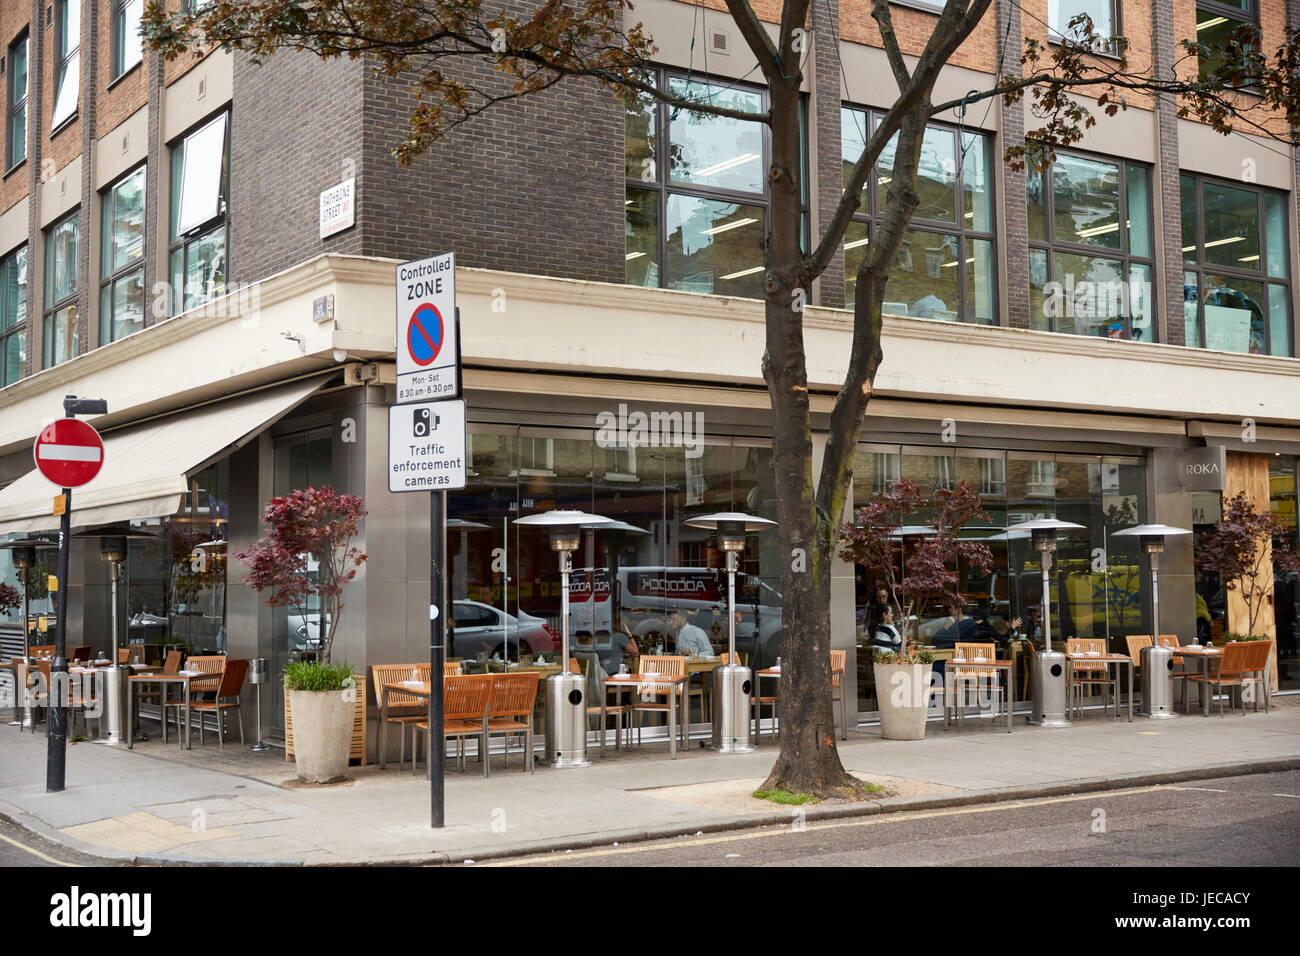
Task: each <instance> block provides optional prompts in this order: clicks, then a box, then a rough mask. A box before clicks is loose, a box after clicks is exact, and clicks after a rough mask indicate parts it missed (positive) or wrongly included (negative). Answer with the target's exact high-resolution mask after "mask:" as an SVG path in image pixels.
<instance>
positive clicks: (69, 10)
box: [50, 0, 81, 130]
mask: <svg viewBox="0 0 1300 956" xmlns="http://www.w3.org/2000/svg"><path fill="white" fill-rule="evenodd" d="M55 9H56V13H55V23H54V27H55V31H56V32H55V38H54V115H53V116H51V117H50V129H51V130H56V129H58V128H59V127H60V126H62V125H63V124H64V123H66V122H67V121H68V120H70V119H72V117H73V116H75V115H76V112H77V96H78V92H79V90H80V87H81V0H55Z"/></svg>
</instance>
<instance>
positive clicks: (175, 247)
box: [170, 113, 230, 313]
mask: <svg viewBox="0 0 1300 956" xmlns="http://www.w3.org/2000/svg"><path fill="white" fill-rule="evenodd" d="M228 119H229V117H228V115H227V114H225V113H223V114H221V115H220V116H218V117H216V119H213V120H211V121H209V122H208V123H206V124H204V125H203V126H201V127H199V128H198V129H197V130H195V131H194V132H193V133H190V134H189V135H188V136H186V137H185V138H184V139H183V140H182V141H181V142H180V143H178V144H177V145H176V146H174V147H173V148H172V204H171V245H170V257H171V270H170V271H171V280H172V296H173V305H172V309H173V312H174V313H179V312H184V311H186V310H188V309H192V308H194V307H196V306H199V305H202V304H203V303H204V302H206V301H208V300H209V299H213V298H216V297H217V296H220V295H223V294H225V291H226V283H227V279H228V266H227V262H228V256H229V222H230V208H229V204H228V202H227V198H226V197H227V196H228V195H229V192H228V186H229V178H230V136H229V122H228Z"/></svg>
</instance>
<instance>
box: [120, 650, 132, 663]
mask: <svg viewBox="0 0 1300 956" xmlns="http://www.w3.org/2000/svg"><path fill="white" fill-rule="evenodd" d="M117 662H118V663H119V664H130V663H131V648H129V647H119V648H118V649H117Z"/></svg>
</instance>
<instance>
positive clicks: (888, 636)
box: [867, 605, 903, 658]
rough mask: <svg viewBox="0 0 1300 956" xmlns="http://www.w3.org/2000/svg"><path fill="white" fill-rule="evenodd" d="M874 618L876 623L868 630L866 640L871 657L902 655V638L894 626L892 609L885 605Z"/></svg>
mask: <svg viewBox="0 0 1300 956" xmlns="http://www.w3.org/2000/svg"><path fill="white" fill-rule="evenodd" d="M876 617H877V620H876V622H875V623H874V624H873V625H872V626H871V628H870V634H871V636H870V637H868V638H867V647H869V648H871V652H872V657H873V658H876V657H879V656H880V655H881V654H889V653H895V654H898V653H902V651H903V636H902V635H901V634H899V633H898V628H896V627H895V626H894V609H893V608H892V607H889V606H887V605H886V606H885V607H883V608H881V609H880V611H879V612H878V613H877V615H876Z"/></svg>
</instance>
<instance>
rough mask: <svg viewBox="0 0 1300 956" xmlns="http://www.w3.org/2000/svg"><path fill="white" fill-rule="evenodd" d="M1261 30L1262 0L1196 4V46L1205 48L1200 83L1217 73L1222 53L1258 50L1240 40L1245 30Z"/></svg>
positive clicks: (1202, 0) (1208, 0)
mask: <svg viewBox="0 0 1300 956" xmlns="http://www.w3.org/2000/svg"><path fill="white" fill-rule="evenodd" d="M1258 26H1259V0H1197V4H1196V42H1197V43H1199V44H1201V45H1202V46H1204V47H1205V48H1206V53H1207V55H1205V56H1202V57H1201V58H1200V59H1199V62H1198V65H1199V67H1200V75H1201V79H1205V78H1206V77H1208V76H1210V75H1211V74H1213V73H1214V71H1215V70H1216V69H1217V68H1218V66H1219V63H1220V62H1221V60H1222V57H1223V53H1222V51H1225V50H1228V49H1230V48H1236V49H1238V50H1240V49H1241V48H1243V47H1244V49H1247V50H1255V49H1258V43H1256V42H1254V41H1253V40H1252V41H1245V40H1244V37H1238V36H1237V31H1238V30H1241V29H1242V28H1243V27H1258Z"/></svg>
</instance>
